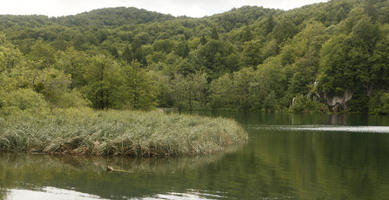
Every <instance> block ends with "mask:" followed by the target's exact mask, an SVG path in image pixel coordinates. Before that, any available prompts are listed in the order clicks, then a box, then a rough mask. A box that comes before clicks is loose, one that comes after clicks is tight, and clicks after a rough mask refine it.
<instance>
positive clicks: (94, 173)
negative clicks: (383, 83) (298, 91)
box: [0, 114, 389, 200]
mask: <svg viewBox="0 0 389 200" xmlns="http://www.w3.org/2000/svg"><path fill="white" fill-rule="evenodd" d="M259 116H261V115H260V114H259ZM269 118H270V119H271V118H272V117H271V116H270V117H269ZM318 118H319V119H320V120H321V119H322V118H320V117H318ZM324 118H326V120H328V119H329V118H330V116H329V115H324ZM256 119H258V118H256ZM273 119H275V120H281V121H282V120H287V121H284V122H283V124H285V123H289V122H290V121H289V120H290V117H289V116H287V115H283V116H278V117H277V116H274V118H273ZM296 119H297V121H296ZM371 119H373V118H369V119H368V120H369V123H370V120H371ZM251 120H252V121H249V124H250V123H251V124H254V123H258V121H256V120H255V119H251ZM298 120H299V119H298V118H295V122H298ZM312 120H313V121H314V120H317V119H315V118H313V119H312ZM346 120H347V121H348V122H347V123H349V122H350V121H352V118H347V119H346ZM355 120H358V117H356V118H355ZM374 123H375V122H374ZM379 123H381V122H379ZM280 124H282V123H280ZM248 132H249V134H250V139H249V144H248V145H245V146H244V147H243V148H239V149H238V150H236V151H235V150H231V151H232V152H234V153H224V154H217V155H213V156H206V157H192V158H173V159H172V158H169V159H122V158H106V159H102V158H85V157H62V156H61V157H52V156H42V155H21V156H15V155H14V154H7V155H5V156H4V155H3V156H0V182H1V183H0V184H2V185H1V186H5V187H8V188H13V187H17V186H20V187H26V186H25V185H21V183H31V184H34V185H37V186H47V185H50V186H53V187H57V188H65V189H69V188H71V187H74V189H75V190H77V191H80V192H83V193H88V194H95V195H99V196H101V197H103V198H110V199H114V198H116V199H120V198H122V197H123V196H124V197H144V196H148V197H150V196H153V195H155V194H166V193H167V192H178V193H180V192H181V193H185V192H187V191H188V189H195V190H199V191H206V192H207V193H213V194H219V193H217V191H220V192H225V193H223V194H221V195H222V196H223V195H225V196H227V197H228V198H231V199H247V200H250V199H265V198H267V199H275V198H278V199H288V198H292V199H293V198H294V199H302V200H304V199H307V200H308V199H356V200H358V199H385V198H387V197H388V196H389V159H388V158H387V155H389V136H388V135H387V134H374V133H341V132H331V133H326V132H311V131H303V132H298V131H293V132H289V131H280V130H269V129H266V130H260V129H257V128H253V129H250V126H249V128H248ZM107 165H110V166H112V167H113V168H114V169H119V170H124V171H127V172H130V173H108V172H106V171H105V167H106V166H107ZM3 180H5V183H4V182H3Z"/></svg>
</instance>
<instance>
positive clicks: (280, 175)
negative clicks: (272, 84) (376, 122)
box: [245, 131, 389, 199]
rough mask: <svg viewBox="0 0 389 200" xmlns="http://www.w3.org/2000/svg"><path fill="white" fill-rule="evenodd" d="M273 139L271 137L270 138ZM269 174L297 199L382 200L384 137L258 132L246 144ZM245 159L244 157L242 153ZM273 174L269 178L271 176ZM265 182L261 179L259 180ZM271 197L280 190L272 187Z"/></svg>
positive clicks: (387, 186)
mask: <svg viewBox="0 0 389 200" xmlns="http://www.w3.org/2000/svg"><path fill="white" fill-rule="evenodd" d="M274 135H277V137H274ZM250 147H253V148H252V149H250V150H249V149H247V151H253V154H255V155H256V156H257V158H256V160H257V162H259V163H260V165H261V166H262V167H264V168H266V166H270V167H267V168H268V169H271V170H267V171H268V172H266V170H265V169H263V170H258V171H256V172H255V173H257V174H258V175H254V176H257V177H261V176H265V175H266V174H269V173H270V174H269V175H268V176H270V177H269V179H268V180H267V181H265V182H267V183H268V186H269V187H271V185H272V183H273V181H277V180H278V181H280V182H281V183H282V184H281V185H285V186H289V187H290V188H289V190H286V191H284V192H285V193H290V194H292V196H294V197H296V198H297V199H383V198H384V197H387V196H388V195H389V182H388V181H389V180H388V178H389V171H388V169H387V168H388V167H389V160H388V159H387V158H385V156H387V155H389V149H388V147H389V139H388V136H386V135H384V134H371V133H369V134H367V133H362V134H360V133H358V134H356V133H353V134H349V133H338V132H334V133H323V132H301V133H298V132H296V133H293V134H292V133H290V132H281V131H278V132H277V131H262V133H261V134H260V136H258V139H257V140H255V145H250ZM245 155H248V154H245ZM272 174H273V175H272ZM265 180H266V179H265ZM272 192H273V193H275V194H277V193H280V192H282V189H281V188H276V189H275V191H272Z"/></svg>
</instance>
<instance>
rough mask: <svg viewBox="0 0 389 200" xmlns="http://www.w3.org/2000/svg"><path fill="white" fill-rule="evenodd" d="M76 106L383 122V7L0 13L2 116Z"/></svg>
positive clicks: (359, 1)
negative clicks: (333, 115)
mask: <svg viewBox="0 0 389 200" xmlns="http://www.w3.org/2000/svg"><path fill="white" fill-rule="evenodd" d="M82 107H91V108H93V109H98V110H107V109H119V110H123V109H128V110H150V109H153V108H177V109H179V110H180V111H196V110H225V111H267V112H284V111H289V112H363V113H376V114H389V1H388V0H332V1H329V2H327V3H318V4H313V5H308V6H304V7H301V8H297V9H293V10H288V11H283V10H277V9H266V8H262V7H255V6H244V7H241V8H234V9H232V10H230V11H228V12H225V13H221V14H217V15H213V16H207V17H203V18H190V17H186V16H181V17H173V16H171V15H165V14H160V13H156V12H150V11H146V10H143V9H137V8H125V7H119V8H105V9H98V10H93V11H90V12H85V13H81V14H77V15H73V16H63V17H47V16H40V15H33V16H14V15H1V16H0V114H1V115H12V114H13V113H19V112H28V113H36V112H42V111H45V110H51V109H53V108H82Z"/></svg>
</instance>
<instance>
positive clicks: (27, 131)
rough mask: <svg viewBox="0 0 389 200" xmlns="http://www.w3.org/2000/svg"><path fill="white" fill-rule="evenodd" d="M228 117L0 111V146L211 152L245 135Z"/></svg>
mask: <svg viewBox="0 0 389 200" xmlns="http://www.w3.org/2000/svg"><path fill="white" fill-rule="evenodd" d="M247 138H248V136H247V133H246V132H245V131H244V130H243V129H242V128H241V127H240V126H239V125H238V124H237V123H236V122H235V121H233V120H230V119H225V118H209V117H200V116H190V115H181V114H165V113H163V112H161V111H152V112H140V111H99V112H96V111H91V110H89V109H85V110H72V109H70V110H69V109H68V110H56V111H55V112H52V113H51V114H48V115H45V116H39V117H36V116H34V117H33V116H32V115H31V116H30V115H18V116H12V117H9V116H8V117H6V118H1V117H0V151H3V152H38V153H56V154H83V155H120V156H135V157H152V156H180V155H199V154H210V153H213V152H218V151H222V150H224V149H225V148H226V147H227V146H230V145H233V144H240V143H244V142H246V141H247Z"/></svg>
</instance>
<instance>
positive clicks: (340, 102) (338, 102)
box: [326, 90, 353, 109]
mask: <svg viewBox="0 0 389 200" xmlns="http://www.w3.org/2000/svg"><path fill="white" fill-rule="evenodd" d="M352 97H353V94H352V92H351V91H350V90H346V91H344V94H343V96H342V97H338V96H334V97H326V100H327V104H328V105H329V106H331V107H332V108H333V109H337V108H339V107H345V104H346V102H347V101H349V100H351V99H352Z"/></svg>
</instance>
